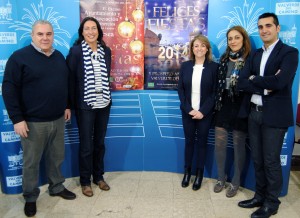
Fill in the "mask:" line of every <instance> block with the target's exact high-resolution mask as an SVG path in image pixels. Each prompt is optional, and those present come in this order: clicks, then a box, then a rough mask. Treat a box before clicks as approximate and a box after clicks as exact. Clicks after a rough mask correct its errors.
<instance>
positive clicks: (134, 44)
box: [130, 38, 144, 54]
mask: <svg viewBox="0 0 300 218" xmlns="http://www.w3.org/2000/svg"><path fill="white" fill-rule="evenodd" d="M130 49H131V52H132V53H133V54H140V53H141V52H142V51H143V50H144V44H143V43H142V42H141V41H140V40H139V39H137V38H135V39H134V40H132V41H131V42H130Z"/></svg>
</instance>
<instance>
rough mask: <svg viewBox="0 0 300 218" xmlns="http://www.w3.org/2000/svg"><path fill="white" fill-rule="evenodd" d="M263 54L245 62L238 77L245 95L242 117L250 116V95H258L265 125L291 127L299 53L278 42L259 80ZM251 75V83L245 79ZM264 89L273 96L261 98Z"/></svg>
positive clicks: (253, 55) (240, 87) (260, 52)
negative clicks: (243, 115)
mask: <svg viewBox="0 0 300 218" xmlns="http://www.w3.org/2000/svg"><path fill="white" fill-rule="evenodd" d="M262 54H263V49H262V48H260V49H257V50H256V51H255V52H254V53H253V54H252V55H251V57H250V58H249V59H248V61H247V62H246V64H245V66H244V68H243V70H242V72H241V74H240V77H239V82H238V87H239V89H240V90H243V91H245V92H247V93H248V94H247V97H245V101H244V102H243V105H242V106H243V108H244V113H245V114H249V112H250V100H251V96H252V94H258V95H261V96H262V102H263V112H262V113H263V123H264V124H265V125H268V126H270V127H278V128H286V127H289V126H292V125H293V124H294V117H293V108H292V96H291V95H292V84H293V80H294V77H295V75H296V71H297V66H298V55H299V52H298V50H297V49H296V48H294V47H291V46H288V45H286V44H284V43H282V41H281V40H279V41H278V42H277V44H276V45H275V47H274V49H273V51H272V53H271V54H270V56H269V58H268V60H267V63H266V66H265V71H264V76H260V75H259V73H260V62H261V58H262ZM279 70H280V72H279ZM277 72H279V73H277ZM276 73H277V74H276ZM251 75H255V78H254V79H253V80H249V79H248V78H249V77H250V76H251ZM265 89H266V90H272V92H270V93H269V94H268V95H264V90H265Z"/></svg>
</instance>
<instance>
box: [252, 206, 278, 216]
mask: <svg viewBox="0 0 300 218" xmlns="http://www.w3.org/2000/svg"><path fill="white" fill-rule="evenodd" d="M276 213H277V209H272V208H270V207H266V206H262V207H261V208H259V209H258V210H256V211H255V212H254V213H252V214H251V218H268V217H270V216H272V215H275V214H276Z"/></svg>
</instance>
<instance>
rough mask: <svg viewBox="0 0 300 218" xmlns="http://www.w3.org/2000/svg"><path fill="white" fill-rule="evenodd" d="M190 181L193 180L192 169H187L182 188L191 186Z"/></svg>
mask: <svg viewBox="0 0 300 218" xmlns="http://www.w3.org/2000/svg"><path fill="white" fill-rule="evenodd" d="M190 179H191V168H185V170H184V176H183V179H182V182H181V186H182V187H183V188H186V187H188V186H189V184H190Z"/></svg>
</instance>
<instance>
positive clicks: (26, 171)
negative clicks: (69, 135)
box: [21, 117, 65, 202]
mask: <svg viewBox="0 0 300 218" xmlns="http://www.w3.org/2000/svg"><path fill="white" fill-rule="evenodd" d="M27 126H28V128H29V132H28V137H27V138H22V137H21V144H22V148H23V161H24V162H23V184H22V185H23V196H24V198H25V201H26V202H35V201H36V200H37V198H38V196H39V194H40V189H39V188H38V186H39V169H40V161H41V159H42V156H43V155H44V158H45V163H46V164H45V165H46V173H47V178H48V183H49V187H48V189H49V193H50V194H55V193H58V192H61V191H62V190H63V189H64V186H63V182H64V181H65V178H64V177H63V175H62V173H61V165H62V163H63V161H64V157H65V145H64V131H65V120H64V117H61V118H59V119H58V120H54V121H50V122H27Z"/></svg>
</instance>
